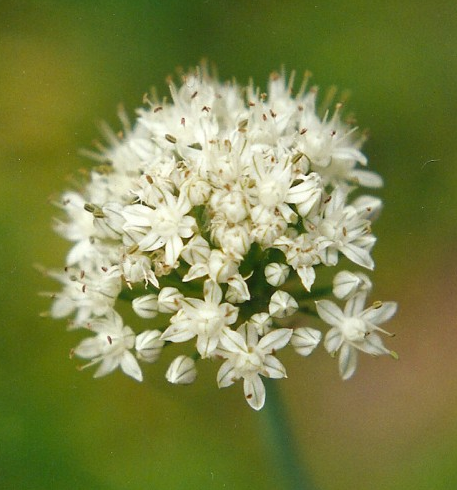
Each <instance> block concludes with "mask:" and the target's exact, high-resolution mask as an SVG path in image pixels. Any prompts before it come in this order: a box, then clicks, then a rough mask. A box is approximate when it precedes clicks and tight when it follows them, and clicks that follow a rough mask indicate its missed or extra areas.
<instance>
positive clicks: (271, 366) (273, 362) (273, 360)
mask: <svg viewBox="0 0 457 490" xmlns="http://www.w3.org/2000/svg"><path fill="white" fill-rule="evenodd" d="M263 365H264V368H265V373H266V374H265V375H266V376H268V377H269V378H275V379H279V378H287V373H286V368H285V367H284V366H283V365H282V363H281V361H280V360H279V359H278V358H277V357H275V356H272V355H269V354H268V355H267V356H265V360H264V362H263ZM262 374H264V373H263V372H262Z"/></svg>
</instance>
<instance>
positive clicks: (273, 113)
mask: <svg viewBox="0 0 457 490" xmlns="http://www.w3.org/2000/svg"><path fill="white" fill-rule="evenodd" d="M270 114H271V117H272V118H273V119H274V118H275V117H276V116H277V114H276V112H273V110H272V109H270Z"/></svg>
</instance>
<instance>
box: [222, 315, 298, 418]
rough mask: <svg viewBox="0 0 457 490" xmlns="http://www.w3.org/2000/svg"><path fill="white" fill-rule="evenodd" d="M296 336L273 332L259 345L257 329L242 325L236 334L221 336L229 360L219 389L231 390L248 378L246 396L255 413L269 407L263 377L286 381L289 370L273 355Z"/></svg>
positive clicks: (284, 329) (287, 332)
mask: <svg viewBox="0 0 457 490" xmlns="http://www.w3.org/2000/svg"><path fill="white" fill-rule="evenodd" d="M291 335H292V330H290V329H287V328H280V329H278V330H273V331H271V332H270V333H268V334H267V335H265V337H262V338H261V339H260V341H259V336H258V333H257V330H256V329H255V327H254V326H253V325H246V324H245V325H242V326H241V327H240V328H239V329H238V330H237V331H236V332H234V331H233V330H230V329H226V330H224V331H223V333H222V335H221V349H220V350H221V353H222V355H223V356H224V357H227V360H226V361H225V362H224V364H222V366H221V367H220V369H219V372H218V373H217V383H218V385H219V388H225V387H226V386H230V385H231V384H233V383H234V382H235V381H236V380H238V379H240V378H244V384H243V388H244V395H245V397H246V400H247V402H248V403H249V405H250V406H251V407H252V408H253V409H254V410H260V409H261V408H262V407H263V405H264V403H265V387H264V385H263V383H262V380H261V379H260V376H259V375H260V374H261V375H262V376H266V377H268V378H285V377H286V370H285V368H284V366H283V365H282V364H281V362H280V361H279V360H278V359H277V358H276V357H275V356H274V355H273V354H274V353H275V352H276V351H278V350H279V349H282V348H283V347H284V346H285V345H286V344H287V343H288V342H289V339H290V337H291Z"/></svg>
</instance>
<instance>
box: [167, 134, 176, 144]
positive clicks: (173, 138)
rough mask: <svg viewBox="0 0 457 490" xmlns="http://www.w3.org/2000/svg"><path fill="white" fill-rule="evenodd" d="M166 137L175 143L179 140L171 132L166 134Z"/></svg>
mask: <svg viewBox="0 0 457 490" xmlns="http://www.w3.org/2000/svg"><path fill="white" fill-rule="evenodd" d="M165 139H166V140H167V141H168V142H170V143H173V144H175V143H176V141H177V139H176V138H175V137H174V136H172V135H171V134H168V133H167V134H166V135H165Z"/></svg>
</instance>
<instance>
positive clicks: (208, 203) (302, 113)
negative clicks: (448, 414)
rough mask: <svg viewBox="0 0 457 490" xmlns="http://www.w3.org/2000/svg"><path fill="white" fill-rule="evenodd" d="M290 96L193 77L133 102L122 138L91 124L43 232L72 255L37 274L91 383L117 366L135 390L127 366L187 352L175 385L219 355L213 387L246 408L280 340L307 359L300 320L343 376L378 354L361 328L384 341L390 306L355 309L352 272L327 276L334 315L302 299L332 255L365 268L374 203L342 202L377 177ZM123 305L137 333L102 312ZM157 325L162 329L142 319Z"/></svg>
mask: <svg viewBox="0 0 457 490" xmlns="http://www.w3.org/2000/svg"><path fill="white" fill-rule="evenodd" d="M292 78H293V77H292ZM292 85H293V80H292V79H291V80H289V81H287V80H286V79H285V77H284V76H283V75H278V74H273V75H272V76H271V78H270V81H269V86H268V92H267V93H261V92H260V90H258V89H256V88H255V87H254V86H253V85H252V84H251V85H249V86H248V87H246V88H240V87H239V86H237V85H236V84H235V83H225V84H222V83H220V82H218V81H217V80H215V79H213V78H211V77H210V76H209V75H208V74H207V73H206V71H205V70H204V69H203V68H201V69H197V70H196V72H195V73H193V74H187V75H185V76H183V80H182V84H181V86H179V87H178V86H176V85H174V84H173V83H171V84H170V92H171V98H172V101H171V102H167V101H166V100H163V101H157V100H155V101H152V102H151V101H150V100H149V99H147V98H146V99H145V102H147V103H148V107H147V108H146V109H140V110H138V119H137V122H136V124H135V125H134V127H133V128H132V127H130V125H129V122H128V120H127V118H126V117H125V115H124V114H123V113H121V114H120V116H121V120H122V121H123V124H124V131H123V132H122V134H119V135H115V134H114V133H112V132H111V131H110V130H109V129H107V128H105V133H106V137H107V140H108V142H109V147H104V146H101V145H100V146H99V152H98V153H92V157H93V158H94V159H96V160H97V161H98V165H97V166H95V168H93V170H92V171H91V172H90V175H89V178H88V179H87V182H86V183H85V185H84V188H83V189H82V190H80V191H78V192H77V191H69V192H66V193H64V194H63V196H62V199H61V202H60V207H61V208H62V210H63V212H64V213H63V214H65V215H66V216H65V218H64V219H63V220H62V221H57V222H56V230H57V232H58V233H59V234H60V235H61V236H63V237H64V238H65V239H67V240H69V241H70V242H72V247H71V250H70V251H69V253H68V256H67V263H66V267H65V269H64V271H62V272H51V275H52V276H53V277H54V278H55V279H57V280H58V281H59V282H60V283H61V284H62V288H61V290H60V292H58V293H55V294H53V298H54V301H53V305H52V309H51V315H52V316H53V317H56V318H61V317H66V316H69V315H72V322H71V326H72V328H86V329H88V330H90V331H91V332H92V333H93V335H92V336H90V337H89V338H86V339H85V340H83V341H82V342H81V343H80V344H79V345H78V346H77V347H76V348H75V349H74V354H75V355H76V356H79V357H82V358H86V359H89V360H90V361H89V364H88V365H93V364H98V368H97V370H96V372H95V376H96V377H98V376H103V375H105V374H108V373H110V372H111V371H113V370H114V369H115V368H117V367H118V366H120V368H121V369H122V371H124V373H126V374H127V375H129V376H131V377H133V378H135V379H137V380H138V381H141V380H142V371H141V368H140V365H139V362H138V361H141V362H154V361H156V360H157V358H158V357H159V356H160V354H161V351H162V349H163V348H164V347H165V346H167V345H170V344H172V343H181V342H187V341H191V342H192V343H193V344H195V346H196V352H195V354H194V355H193V356H192V357H189V356H185V355H179V356H178V357H177V358H176V359H175V360H174V361H173V362H172V363H171V365H170V366H169V368H168V370H167V372H166V377H167V379H168V381H170V382H171V383H181V384H186V383H191V382H193V381H194V379H195V377H196V373H197V371H196V361H197V360H198V359H207V358H210V359H216V360H217V359H220V360H221V365H220V369H219V372H218V374H217V383H218V385H219V387H220V388H222V387H226V386H229V385H231V384H233V383H234V382H235V381H237V380H239V379H241V378H242V379H243V380H244V381H243V382H244V394H245V397H246V400H247V402H248V403H249V405H250V406H251V407H253V408H254V409H256V410H259V409H260V408H262V406H263V405H264V402H265V388H264V385H263V383H262V380H261V377H260V376H266V377H270V378H284V377H286V371H285V368H284V366H283V365H282V363H281V362H280V361H279V360H278V358H277V357H276V352H277V351H278V350H279V349H281V348H283V347H285V346H286V345H287V344H291V345H292V346H293V348H294V349H295V350H296V351H297V352H298V353H299V354H301V355H304V356H307V355H309V354H310V353H311V352H312V351H313V349H314V348H315V347H316V345H317V344H318V343H319V341H320V339H321V333H320V331H319V330H316V329H314V328H310V327H304V326H299V325H300V324H301V325H302V324H303V323H304V322H305V321H306V320H305V317H304V315H303V313H307V312H308V313H310V312H311V313H312V311H313V310H314V308H316V309H317V313H318V315H319V316H320V317H321V319H322V320H323V321H324V322H326V323H328V324H329V325H330V326H331V329H330V330H329V331H328V332H327V334H326V337H325V342H324V344H325V348H326V349H327V351H328V352H330V353H331V354H332V355H334V354H335V353H337V352H339V368H340V374H341V376H342V377H343V378H345V379H346V378H349V377H350V376H351V375H352V374H353V373H354V370H355V367H356V353H357V351H358V350H360V351H363V352H367V353H369V354H372V355H380V354H392V355H394V353H392V352H391V351H389V350H387V349H386V348H385V347H384V346H383V343H382V341H381V338H380V337H379V335H378V334H377V332H384V333H386V332H385V331H384V330H381V329H380V328H379V327H378V324H379V323H382V322H384V321H386V320H388V319H389V318H390V317H391V316H392V315H393V314H394V312H395V303H381V302H375V303H373V304H372V305H371V306H369V307H368V308H366V309H364V305H365V301H366V298H367V295H368V293H369V292H370V289H371V283H370V281H369V279H368V278H367V277H366V276H365V275H364V274H362V273H352V272H347V271H343V272H340V273H338V274H337V275H336V276H335V281H334V288H333V291H334V295H335V296H336V297H337V298H339V299H343V300H346V301H347V303H346V307H345V308H344V310H343V311H342V310H341V309H340V308H339V307H338V306H337V305H336V304H334V303H332V302H331V301H328V300H323V299H322V300H320V301H316V303H314V300H315V299H316V298H317V296H318V295H317V294H316V293H315V292H313V284H314V282H315V279H316V272H317V270H319V268H321V267H322V266H335V265H337V263H338V261H339V259H340V257H341V255H344V256H345V257H346V258H347V259H349V261H351V262H353V263H354V264H356V265H358V266H361V267H364V268H366V269H373V267H374V263H373V259H372V258H371V255H370V252H371V249H372V247H373V245H374V243H375V237H374V236H373V235H372V233H371V222H372V220H373V219H374V218H375V217H376V216H377V215H378V213H379V211H380V208H381V201H380V199H378V198H376V197H371V196H366V195H364V196H359V197H357V198H355V199H353V200H350V197H349V196H350V194H351V192H352V191H353V190H354V189H357V188H358V187H360V186H364V187H372V188H375V187H379V186H381V185H382V180H381V178H380V177H379V176H378V175H377V174H375V173H373V172H370V171H368V170H366V169H365V166H366V164H367V159H366V157H365V156H364V155H363V154H362V153H361V151H360V147H361V145H362V143H363V137H360V136H359V137H356V128H351V127H350V125H349V123H345V122H343V121H342V120H341V117H340V110H341V104H337V105H336V108H335V110H334V111H333V114H332V115H330V116H329V113H328V111H327V112H326V113H325V115H323V117H322V118H320V117H319V116H318V114H317V110H316V97H317V91H316V89H310V90H308V91H306V90H305V88H306V87H305V85H306V83H304V84H303V86H302V87H301V89H300V90H299V91H298V93H297V94H296V95H295V96H293V95H292ZM125 298H129V299H128V300H129V301H131V306H132V308H133V311H134V312H135V313H136V314H137V315H138V316H139V317H141V318H145V319H151V326H152V328H151V330H146V331H144V332H142V333H135V332H134V331H133V330H132V329H131V328H130V327H128V326H125V325H124V322H123V319H122V318H121V316H120V315H119V314H118V313H117V312H116V309H117V304H118V302H119V301H122V300H123V299H125ZM300 313H301V315H300ZM159 314H160V315H165V317H163V316H161V317H160V318H162V323H160V322H158V321H157V319H155V320H152V319H154V318H155V317H156V316H157V315H159ZM293 315H296V321H293V319H291V318H288V317H292V316H293ZM163 318H166V319H167V320H166V326H165V327H164V328H157V325H160V324H162V325H163V324H164V322H163ZM285 318H288V319H287V320H286V321H284V320H283V319H285ZM154 326H156V328H154ZM286 327H287V328H286Z"/></svg>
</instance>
